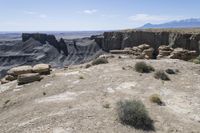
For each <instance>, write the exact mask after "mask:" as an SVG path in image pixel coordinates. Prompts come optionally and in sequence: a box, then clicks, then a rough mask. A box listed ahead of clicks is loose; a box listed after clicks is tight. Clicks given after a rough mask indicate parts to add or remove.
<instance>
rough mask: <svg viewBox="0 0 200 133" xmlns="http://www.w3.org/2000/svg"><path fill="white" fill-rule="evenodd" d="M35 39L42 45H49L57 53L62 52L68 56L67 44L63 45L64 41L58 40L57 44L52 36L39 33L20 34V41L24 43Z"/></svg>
mask: <svg viewBox="0 0 200 133" xmlns="http://www.w3.org/2000/svg"><path fill="white" fill-rule="evenodd" d="M31 38H32V39H35V40H37V41H39V42H40V43H42V44H46V43H49V44H50V45H52V46H54V47H55V48H56V49H57V50H58V51H59V53H60V52H61V51H63V53H64V54H65V55H66V56H67V55H68V49H67V44H66V43H65V41H64V39H62V38H61V39H60V41H59V42H58V41H57V40H56V37H55V36H54V35H47V34H40V33H31V34H30V33H23V34H22V41H23V42H26V41H28V40H29V39H31Z"/></svg>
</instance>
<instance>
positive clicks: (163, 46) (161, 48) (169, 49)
mask: <svg viewBox="0 0 200 133" xmlns="http://www.w3.org/2000/svg"><path fill="white" fill-rule="evenodd" d="M158 50H159V51H173V48H171V47H169V46H166V45H161V46H160V47H159V48H158Z"/></svg>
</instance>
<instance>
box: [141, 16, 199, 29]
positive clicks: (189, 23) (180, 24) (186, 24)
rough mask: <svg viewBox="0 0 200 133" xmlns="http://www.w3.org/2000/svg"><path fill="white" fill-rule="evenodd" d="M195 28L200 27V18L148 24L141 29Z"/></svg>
mask: <svg viewBox="0 0 200 133" xmlns="http://www.w3.org/2000/svg"><path fill="white" fill-rule="evenodd" d="M194 27H200V18H198V19H194V18H192V19H185V20H180V21H171V22H168V23H163V24H151V23H147V24H145V25H144V26H142V27H140V28H142V29H148V28H194Z"/></svg>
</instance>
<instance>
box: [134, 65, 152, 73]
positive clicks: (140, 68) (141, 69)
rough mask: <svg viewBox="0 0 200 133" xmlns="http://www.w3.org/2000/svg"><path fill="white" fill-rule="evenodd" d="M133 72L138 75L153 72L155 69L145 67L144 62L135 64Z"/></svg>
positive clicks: (148, 66)
mask: <svg viewBox="0 0 200 133" xmlns="http://www.w3.org/2000/svg"><path fill="white" fill-rule="evenodd" d="M135 70H136V71H137V72H139V73H150V72H152V71H155V69H154V68H153V67H152V66H150V65H147V64H146V63H145V62H138V63H136V64H135Z"/></svg>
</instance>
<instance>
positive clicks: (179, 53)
mask: <svg viewBox="0 0 200 133" xmlns="http://www.w3.org/2000/svg"><path fill="white" fill-rule="evenodd" d="M195 57H197V53H196V51H189V50H186V49H183V48H176V49H174V51H173V52H172V53H171V54H170V56H169V58H171V59H181V60H185V61H188V60H191V59H194V58H195Z"/></svg>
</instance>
